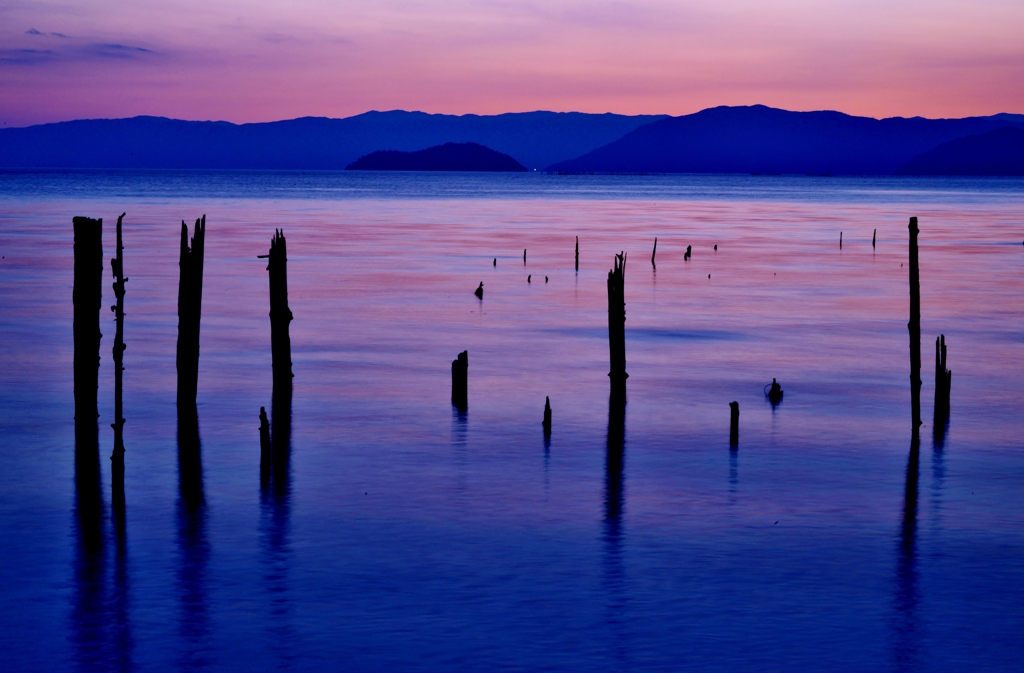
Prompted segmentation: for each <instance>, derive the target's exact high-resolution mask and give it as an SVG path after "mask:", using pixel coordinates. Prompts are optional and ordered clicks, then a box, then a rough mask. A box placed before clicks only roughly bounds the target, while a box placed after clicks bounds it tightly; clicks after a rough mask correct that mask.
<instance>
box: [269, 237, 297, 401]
mask: <svg viewBox="0 0 1024 673" xmlns="http://www.w3.org/2000/svg"><path fill="white" fill-rule="evenodd" d="M267 257H268V260H267V271H269V272H270V354H271V366H272V367H273V371H274V394H275V395H278V396H281V395H283V394H285V393H287V396H288V397H289V398H290V396H291V389H292V376H293V375H292V340H291V336H290V335H289V332H288V325H289V324H290V323H291V321H292V312H291V309H289V308H288V251H287V247H286V243H285V238H284V231H283V230H281V229H278V230H276V231H275V232H274V238H272V239H271V241H270V252H269V253H268V254H267ZM275 420H276V417H275Z"/></svg>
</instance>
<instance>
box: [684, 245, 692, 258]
mask: <svg viewBox="0 0 1024 673" xmlns="http://www.w3.org/2000/svg"><path fill="white" fill-rule="evenodd" d="M691 254H693V248H692V247H691V246H689V245H688V246H686V252H684V253H683V261H686V260H688V259H690V255H691Z"/></svg>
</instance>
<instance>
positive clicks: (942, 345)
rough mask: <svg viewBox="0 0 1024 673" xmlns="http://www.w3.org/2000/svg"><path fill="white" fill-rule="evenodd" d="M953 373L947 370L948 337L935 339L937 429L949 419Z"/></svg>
mask: <svg viewBox="0 0 1024 673" xmlns="http://www.w3.org/2000/svg"><path fill="white" fill-rule="evenodd" d="M952 383H953V372H951V371H949V370H948V369H946V335H945V334H943V335H941V336H938V337H935V427H936V428H937V427H939V425H940V424H942V423H944V422H945V420H946V418H948V417H949V391H950V388H951V387H952Z"/></svg>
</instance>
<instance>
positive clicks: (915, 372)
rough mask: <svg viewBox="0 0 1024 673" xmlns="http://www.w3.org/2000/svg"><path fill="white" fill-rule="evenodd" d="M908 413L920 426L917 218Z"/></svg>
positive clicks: (912, 257) (913, 228) (914, 226)
mask: <svg viewBox="0 0 1024 673" xmlns="http://www.w3.org/2000/svg"><path fill="white" fill-rule="evenodd" d="M908 229H909V230H910V322H909V323H907V328H908V329H909V330H910V411H911V418H912V421H911V422H912V427H913V428H914V430H915V431H916V430H917V428H918V426H920V425H921V274H920V270H919V268H918V264H917V234H918V229H917V218H916V217H912V218H910V224H909V225H908Z"/></svg>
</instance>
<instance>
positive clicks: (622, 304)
mask: <svg viewBox="0 0 1024 673" xmlns="http://www.w3.org/2000/svg"><path fill="white" fill-rule="evenodd" d="M625 273H626V254H625V253H624V252H622V253H619V254H618V255H615V260H614V268H613V269H612V270H611V271H609V272H608V347H609V355H610V359H611V371H610V372H608V376H609V377H610V378H611V386H612V394H613V395H615V394H625V392H626V379H627V378H629V374H627V373H626V299H625Z"/></svg>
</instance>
